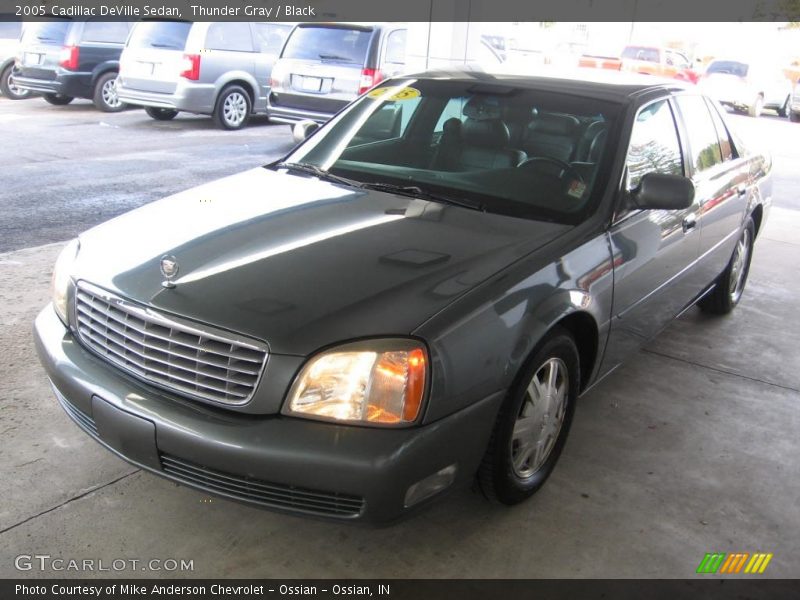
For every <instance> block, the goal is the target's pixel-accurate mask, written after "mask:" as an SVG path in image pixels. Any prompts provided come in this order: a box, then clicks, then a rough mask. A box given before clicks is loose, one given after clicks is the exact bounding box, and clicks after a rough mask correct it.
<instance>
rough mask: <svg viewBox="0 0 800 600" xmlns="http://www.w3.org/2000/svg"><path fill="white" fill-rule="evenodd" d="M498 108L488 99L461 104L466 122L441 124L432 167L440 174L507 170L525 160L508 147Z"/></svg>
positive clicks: (507, 137) (519, 152)
mask: <svg viewBox="0 0 800 600" xmlns="http://www.w3.org/2000/svg"><path fill="white" fill-rule="evenodd" d="M501 114H502V113H501V107H500V105H499V104H498V103H497V102H494V101H492V99H491V98H483V97H480V96H476V97H473V98H471V99H470V100H469V101H468V102H467V103H466V104H465V105H464V116H465V117H466V120H465V121H464V122H463V123H462V122H461V121H459V120H458V119H455V118H454V119H449V120H448V121H447V122H445V124H444V131H443V133H442V139H441V140H440V143H439V150H438V152H437V153H436V156H435V158H434V160H433V164H432V168H434V169H438V170H443V171H472V170H479V169H507V168H511V167H516V166H517V165H519V164H520V163H521V162H522V161H523V160H525V158H526V156H525V153H524V152H522V151H520V150H514V149H512V148H509V140H510V135H509V132H508V127H507V126H506V124H505V123H504V122H503V120H502V119H501V118H500V115H501Z"/></svg>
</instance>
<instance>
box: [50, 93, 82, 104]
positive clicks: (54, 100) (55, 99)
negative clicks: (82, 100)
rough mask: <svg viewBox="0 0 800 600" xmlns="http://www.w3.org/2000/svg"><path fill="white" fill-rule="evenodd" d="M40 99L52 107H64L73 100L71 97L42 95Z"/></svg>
mask: <svg viewBox="0 0 800 600" xmlns="http://www.w3.org/2000/svg"><path fill="white" fill-rule="evenodd" d="M42 98H44V100H45V102H47V103H48V104H52V105H53V106H65V105H67V104H69V103H70V102H72V101H73V100H75V98H73V97H72V96H62V95H61V94H42Z"/></svg>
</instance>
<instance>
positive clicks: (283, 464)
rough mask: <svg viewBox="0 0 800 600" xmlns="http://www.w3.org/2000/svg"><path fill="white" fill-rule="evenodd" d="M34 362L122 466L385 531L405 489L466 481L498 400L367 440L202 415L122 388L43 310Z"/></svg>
mask: <svg viewBox="0 0 800 600" xmlns="http://www.w3.org/2000/svg"><path fill="white" fill-rule="evenodd" d="M34 334H35V335H34V337H35V340H36V349H37V352H38V354H39V358H40V360H41V362H42V364H43V365H44V367H45V370H46V371H47V374H48V377H49V378H50V380H51V383H52V385H53V388H54V390H55V392H56V396H57V397H58V399H59V402H60V403H61V404H62V406H63V408H64V409H65V411H66V412H67V414H68V415H69V416H70V417H71V418H72V419H73V421H75V422H76V423H77V424H78V425H79V426H80V427H81V428H82V429H83V430H84V431H85V432H87V433H88V434H89V435H91V436H92V437H94V438H95V439H96V440H97V441H99V442H100V443H101V444H103V445H104V446H106V447H107V448H109V449H110V450H112V451H113V452H115V453H116V454H117V455H119V456H120V457H122V458H124V459H125V460H127V461H129V462H131V463H133V464H135V465H137V466H139V467H141V468H142V469H145V470H148V471H150V472H152V473H156V474H158V475H161V476H162V477H166V478H168V479H171V480H173V481H175V482H178V483H182V484H184V485H188V486H191V487H194V488H197V489H200V490H203V491H204V492H206V493H211V494H216V495H219V496H223V497H226V498H229V499H233V500H238V501H242V502H246V503H249V504H255V505H258V506H261V507H265V508H270V509H274V510H278V511H282V512H291V513H300V514H305V515H312V516H318V517H326V518H336V519H349V520H364V521H369V522H376V523H377V522H386V521H391V520H394V519H397V518H399V517H402V516H404V515H405V514H408V513H410V512H411V511H413V510H416V509H417V508H418V507H421V506H424V505H426V504H428V502H429V501H430V500H433V499H434V498H436V497H437V496H433V497H432V498H430V499H428V500H424V501H422V502H421V503H419V504H417V505H415V506H413V507H411V508H406V507H405V506H404V500H405V497H406V492H407V491H408V489H409V487H410V486H412V485H413V484H414V483H416V482H419V481H420V480H422V479H425V478H426V477H428V476H430V475H432V474H434V473H436V472H437V471H439V470H441V469H443V468H445V467H448V466H450V465H453V464H455V465H456V466H457V472H456V478H455V481H454V482H453V484H452V485H451V486H450V487H449V488H448V489H453V488H455V487H458V486H463V485H466V484H468V483H469V482H471V481H472V477H473V474H474V472H475V470H476V469H477V467H478V464H479V462H480V460H481V458H482V455H483V452H484V450H485V448H486V444H487V443H488V439H489V435H490V434H491V429H492V426H493V423H494V419H495V416H496V413H497V410H498V408H499V405H500V402H501V400H502V393H496V394H493V395H491V396H489V397H487V398H485V399H483V400H482V401H480V402H477V403H475V404H473V405H471V406H470V407H469V408H467V409H465V410H462V411H459V412H458V413H455V414H454V415H450V416H449V417H447V418H444V419H441V420H439V421H436V422H434V423H431V424H429V425H425V426H422V427H416V428H410V429H376V428H368V427H357V426H348V425H337V424H334V423H321V422H316V421H310V420H304V419H295V418H289V417H285V416H280V415H265V416H254V415H244V414H239V413H232V412H231V411H226V410H222V409H216V408H211V407H208V406H201V405H199V404H196V403H194V402H191V401H189V400H185V399H182V398H179V397H173V396H170V395H168V394H165V393H164V392H161V391H159V390H155V389H153V388H150V387H148V386H147V385H145V384H142V383H141V382H139V381H137V380H134V379H132V378H130V377H129V376H127V375H125V374H124V373H122V372H121V371H119V370H118V369H116V368H115V367H113V366H111V365H109V364H107V363H105V362H104V361H102V360H101V359H99V358H98V357H96V356H95V355H93V354H91V353H90V352H88V351H87V350H85V349H84V348H83V347H82V346H81V345H80V344H79V343H78V342H77V341H76V339H75V338H74V337H73V335H72V333H71V332H70V331H69V330H67V328H66V327H64V325H63V324H62V323H61V321H60V320H59V318H58V317H57V316H56V314H55V311H54V310H53V308H52V306H50V305H48V306H47V307H45V308H44V310H42V312H41V313H40V314H39V316H38V317H37V318H36V323H35V326H34Z"/></svg>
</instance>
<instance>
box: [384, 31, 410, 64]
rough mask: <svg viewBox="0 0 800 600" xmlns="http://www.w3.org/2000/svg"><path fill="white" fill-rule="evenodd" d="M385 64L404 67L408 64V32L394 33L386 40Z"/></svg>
mask: <svg viewBox="0 0 800 600" xmlns="http://www.w3.org/2000/svg"><path fill="white" fill-rule="evenodd" d="M384 62H387V63H392V64H397V65H402V64H405V62H406V30H405V29H398V30H396V31H393V32H392V33H390V34H389V35H388V37H387V38H386V54H385V57H384Z"/></svg>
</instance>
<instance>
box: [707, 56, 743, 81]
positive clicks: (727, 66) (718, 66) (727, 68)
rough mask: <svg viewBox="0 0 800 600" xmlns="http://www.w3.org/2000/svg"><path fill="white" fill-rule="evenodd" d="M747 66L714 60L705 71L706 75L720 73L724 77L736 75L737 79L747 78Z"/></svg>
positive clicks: (735, 62)
mask: <svg viewBox="0 0 800 600" xmlns="http://www.w3.org/2000/svg"><path fill="white" fill-rule="evenodd" d="M748 70H749V68H748V65H746V64H744V63H740V62H737V61H735V60H715V61H714V62H712V63H711V64H710V65H708V68H707V69H706V73H708V74H709V75H710V74H711V73H722V74H725V75H736V76H737V77H747V71H748Z"/></svg>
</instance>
